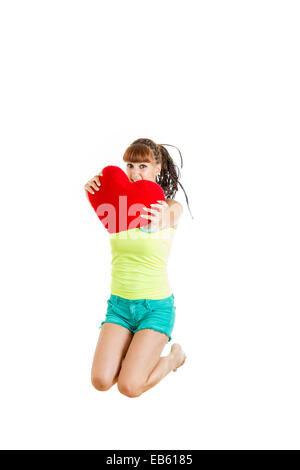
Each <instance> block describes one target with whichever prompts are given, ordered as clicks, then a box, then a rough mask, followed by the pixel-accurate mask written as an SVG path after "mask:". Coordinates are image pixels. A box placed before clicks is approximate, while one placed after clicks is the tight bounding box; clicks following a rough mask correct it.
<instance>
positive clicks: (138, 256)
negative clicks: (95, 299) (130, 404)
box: [84, 139, 188, 397]
mask: <svg viewBox="0 0 300 470" xmlns="http://www.w3.org/2000/svg"><path fill="white" fill-rule="evenodd" d="M163 145H168V144H162V145H158V144H156V143H155V142H153V141H152V140H150V139H138V140H136V141H134V142H133V143H132V144H131V145H130V146H129V147H128V148H127V150H126V151H125V154H124V156H123V160H124V161H125V162H126V171H127V175H128V178H129V180H130V181H132V182H134V181H137V180H140V179H143V180H149V181H154V182H156V183H158V184H159V185H160V186H161V187H162V189H163V191H164V194H165V198H166V202H165V201H159V202H158V203H157V204H153V205H152V208H144V210H145V215H142V217H145V218H147V219H148V220H150V222H149V224H148V225H147V226H143V227H140V228H136V229H130V230H127V233H126V234H125V235H126V237H125V238H124V232H120V233H119V234H111V235H110V243H111V252H112V280H111V296H110V298H109V299H108V301H107V303H108V309H107V313H106V317H105V320H104V321H103V322H102V323H101V326H100V328H101V331H100V334H99V338H98V343H97V346H96V350H95V355H94V360H93V365H92V370H91V381H92V384H93V386H94V387H95V388H96V389H97V390H101V391H104V390H108V389H109V388H110V387H111V386H112V385H114V384H115V383H116V382H117V386H118V389H119V391H120V392H121V393H123V394H124V395H127V396H128V397H138V396H140V395H141V394H142V393H143V392H145V391H146V390H149V389H150V388H152V387H153V386H154V385H156V384H157V383H158V382H159V381H160V380H161V379H162V378H163V377H165V376H166V375H167V374H168V373H169V372H170V371H171V370H173V371H176V370H177V368H178V367H180V366H182V365H183V364H184V362H185V359H186V354H185V353H184V351H183V350H182V347H181V346H180V344H178V343H175V344H173V345H172V347H171V351H170V353H169V355H168V356H162V357H161V356H160V354H161V352H162V350H163V348H164V346H165V345H166V343H167V342H169V341H170V340H171V332H172V330H173V326H174V322H175V310H176V307H175V305H174V295H173V293H172V289H171V288H170V286H169V283H168V277H167V270H166V266H167V259H168V255H169V252H170V248H171V243H172V239H173V235H174V231H175V229H176V228H177V226H178V222H179V219H180V216H181V214H182V211H183V208H182V205H181V204H180V203H179V202H178V201H175V200H174V196H175V193H176V191H177V190H178V184H180V183H179V181H178V179H179V177H180V172H179V169H178V167H177V166H176V165H175V164H174V162H173V160H172V158H171V156H170V155H169V153H168V151H167V150H166V148H165V147H164V146H163ZM179 153H180V152H179ZM180 157H181V154H180ZM181 158H182V157H181ZM181 166H182V165H181ZM176 170H177V171H176ZM100 175H102V173H100ZM100 186H101V183H100V178H99V176H98V175H96V176H95V177H94V178H92V179H91V180H90V181H88V183H87V184H86V185H85V187H84V188H85V191H86V195H87V194H88V192H90V193H91V194H94V191H99V190H101V188H100ZM180 186H181V187H182V185H181V184H180ZM182 189H183V187H182ZM183 191H184V189H183ZM184 193H185V191H184ZM185 197H186V200H187V204H188V199H187V196H186V193H185ZM121 234H122V236H121Z"/></svg>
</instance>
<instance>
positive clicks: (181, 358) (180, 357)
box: [170, 343, 186, 372]
mask: <svg viewBox="0 0 300 470" xmlns="http://www.w3.org/2000/svg"><path fill="white" fill-rule="evenodd" d="M170 355H173V356H174V358H175V364H176V367H175V369H173V371H174V372H176V370H177V369H178V367H180V366H182V365H183V364H184V363H185V360H186V354H185V352H184V351H183V349H182V347H181V346H180V344H178V343H174V344H173V345H172V347H171V352H170Z"/></svg>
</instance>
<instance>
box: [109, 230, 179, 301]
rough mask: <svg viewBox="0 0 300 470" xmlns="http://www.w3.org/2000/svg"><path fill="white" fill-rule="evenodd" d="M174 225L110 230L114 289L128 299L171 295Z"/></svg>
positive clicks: (158, 297)
mask: <svg viewBox="0 0 300 470" xmlns="http://www.w3.org/2000/svg"><path fill="white" fill-rule="evenodd" d="M174 232H175V228H174V227H166V228H164V229H162V230H159V231H157V232H150V231H147V230H144V229H143V228H141V229H140V228H139V227H138V228H134V229H130V230H124V231H122V232H119V233H112V234H110V246H111V254H112V260H111V285H110V288H111V293H112V294H114V295H118V296H120V297H124V298H126V299H163V298H166V297H170V295H171V294H172V289H171V287H170V285H169V280H168V273H167V262H168V257H169V253H170V249H171V244H172V241H173V237H174Z"/></svg>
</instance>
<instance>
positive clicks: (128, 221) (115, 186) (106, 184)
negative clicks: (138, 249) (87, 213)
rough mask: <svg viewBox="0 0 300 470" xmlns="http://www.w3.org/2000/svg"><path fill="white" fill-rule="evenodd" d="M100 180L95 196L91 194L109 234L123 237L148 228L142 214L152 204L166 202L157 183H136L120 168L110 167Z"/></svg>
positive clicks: (93, 205)
mask: <svg viewBox="0 0 300 470" xmlns="http://www.w3.org/2000/svg"><path fill="white" fill-rule="evenodd" d="M102 173H103V176H99V178H100V182H101V186H100V188H99V191H96V190H94V193H95V194H91V193H88V198H89V201H90V203H91V205H92V207H93V209H94V210H95V212H96V214H97V216H98V218H99V219H100V221H101V222H102V224H103V225H104V227H105V228H106V229H107V231H108V232H109V233H119V232H122V231H125V230H130V229H133V228H137V227H142V226H143V225H147V224H148V223H149V220H148V219H147V218H143V217H140V214H145V215H147V214H148V215H151V213H149V212H146V211H144V210H142V208H143V207H148V208H150V204H155V203H157V201H159V200H160V201H165V200H166V199H165V195H164V192H163V190H162V188H161V186H159V185H158V184H157V183H154V182H153V181H147V180H139V181H135V182H134V183H132V182H131V181H130V180H129V178H128V176H127V175H126V173H125V172H124V171H123V170H122V169H121V168H119V167H118V166H114V165H108V166H106V167H105V168H103V170H102Z"/></svg>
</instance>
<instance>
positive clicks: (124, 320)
mask: <svg viewBox="0 0 300 470" xmlns="http://www.w3.org/2000/svg"><path fill="white" fill-rule="evenodd" d="M107 304H108V307H107V312H106V317H105V320H104V321H103V322H102V323H101V326H100V327H99V328H101V327H102V325H103V324H104V323H116V324H117V325H121V326H124V327H125V328H127V329H128V330H130V331H131V332H132V333H136V332H137V331H140V330H144V329H145V328H150V329H151V330H155V331H159V332H160V333H165V334H166V335H167V336H169V340H168V342H169V341H171V339H172V337H171V333H172V330H173V327H174V323H175V314H176V307H175V305H174V294H171V295H170V297H165V298H164V299H125V298H124V297H119V296H118V295H114V294H111V295H110V298H109V299H108V301H107Z"/></svg>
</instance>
